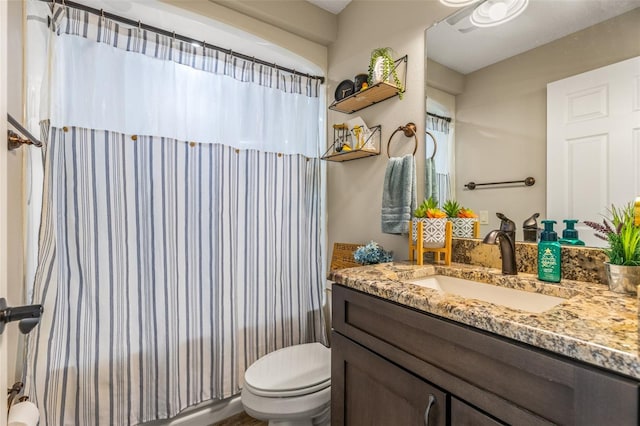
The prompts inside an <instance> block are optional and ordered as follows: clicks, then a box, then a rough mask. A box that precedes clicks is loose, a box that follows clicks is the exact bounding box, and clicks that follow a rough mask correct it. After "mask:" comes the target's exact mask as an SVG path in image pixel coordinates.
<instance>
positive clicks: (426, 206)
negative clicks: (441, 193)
mask: <svg viewBox="0 0 640 426" xmlns="http://www.w3.org/2000/svg"><path fill="white" fill-rule="evenodd" d="M413 216H414V217H417V218H425V217H426V218H431V219H436V218H443V217H447V214H446V213H445V212H443V211H442V210H440V209H439V208H438V202H437V201H436V200H435V199H434V198H433V197H429V198H427V199H426V200H424V201H423V202H422V203H421V204H420V205H419V206H418V208H417V209H415V210H414V211H413Z"/></svg>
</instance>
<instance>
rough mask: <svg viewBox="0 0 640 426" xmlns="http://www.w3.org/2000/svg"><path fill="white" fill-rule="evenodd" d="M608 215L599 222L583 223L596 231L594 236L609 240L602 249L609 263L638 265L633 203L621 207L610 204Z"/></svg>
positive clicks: (639, 238)
mask: <svg viewBox="0 0 640 426" xmlns="http://www.w3.org/2000/svg"><path fill="white" fill-rule="evenodd" d="M609 215H610V218H604V219H603V220H602V223H601V224H600V223H596V222H590V221H587V220H585V222H584V224H585V225H587V226H589V227H590V228H593V229H594V230H595V231H596V232H595V236H596V237H598V238H600V239H602V240H605V241H608V242H609V247H608V248H606V249H604V252H605V254H606V255H607V257H609V263H611V264H612V265H625V266H640V226H637V225H636V224H635V223H634V222H635V217H634V205H633V203H628V204H626V205H624V206H622V207H616V206H615V205H611V209H609Z"/></svg>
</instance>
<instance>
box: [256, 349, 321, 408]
mask: <svg viewBox="0 0 640 426" xmlns="http://www.w3.org/2000/svg"><path fill="white" fill-rule="evenodd" d="M244 384H245V387H246V388H247V390H248V391H250V392H251V393H252V394H254V395H259V396H265V397H272V398H279V397H291V396H302V395H308V394H310V393H313V392H318V391H320V390H322V389H325V388H327V387H329V386H331V351H330V349H329V348H327V347H325V346H324V345H322V344H320V343H307V344H303V345H294V346H289V347H287V348H283V349H279V350H277V351H275V352H271V353H270V354H267V355H265V356H264V357H262V358H260V359H259V360H257V361H256V362H255V363H253V365H251V366H250V367H249V368H248V369H247V371H246V372H245V375H244Z"/></svg>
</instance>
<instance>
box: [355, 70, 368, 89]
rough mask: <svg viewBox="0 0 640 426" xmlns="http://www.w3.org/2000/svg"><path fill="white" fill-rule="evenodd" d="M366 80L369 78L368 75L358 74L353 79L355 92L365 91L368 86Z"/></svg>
mask: <svg viewBox="0 0 640 426" xmlns="http://www.w3.org/2000/svg"><path fill="white" fill-rule="evenodd" d="M368 78H369V75H368V74H358V75H356V76H355V77H354V78H353V83H354V86H355V92H359V91H361V90H363V88H364V89H366V88H367V87H369V85H368V84H367V80H368ZM365 84H366V86H365Z"/></svg>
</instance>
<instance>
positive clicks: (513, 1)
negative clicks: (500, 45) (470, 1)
mask: <svg viewBox="0 0 640 426" xmlns="http://www.w3.org/2000/svg"><path fill="white" fill-rule="evenodd" d="M440 1H442V0H440ZM528 4H529V0H487V1H485V2H484V3H482V4H481V5H479V6H478V7H476V8H475V10H474V11H473V13H472V14H471V17H470V18H469V19H470V21H471V23H472V24H473V25H475V26H476V27H493V26H495V25H500V24H504V23H505V22H508V21H510V20H512V19H513V18H515V17H516V16H518V15H520V14H521V13H522V12H524V10H525V9H526V8H527V5H528Z"/></svg>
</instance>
